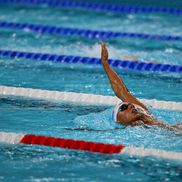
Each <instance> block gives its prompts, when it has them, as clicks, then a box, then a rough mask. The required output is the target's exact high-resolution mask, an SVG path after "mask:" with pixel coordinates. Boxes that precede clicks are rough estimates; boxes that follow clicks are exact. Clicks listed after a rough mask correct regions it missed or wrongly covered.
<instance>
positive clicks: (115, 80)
mask: <svg viewBox="0 0 182 182" xmlns="http://www.w3.org/2000/svg"><path fill="white" fill-rule="evenodd" d="M101 59H102V65H103V67H104V70H105V72H106V74H107V76H108V78H109V81H110V84H111V87H112V89H113V91H114V93H115V94H116V96H117V97H118V98H119V99H121V100H122V101H123V102H130V103H133V104H137V105H139V106H141V107H142V108H144V109H146V110H147V108H146V106H145V105H144V104H142V103H141V102H140V101H139V100H138V99H137V98H135V97H134V96H133V95H132V94H131V93H130V92H129V90H128V89H127V87H126V86H125V84H124V82H123V80H122V79H121V78H120V77H119V76H118V75H117V73H116V72H115V71H114V70H113V69H112V68H111V67H110V65H109V63H108V51H107V48H106V44H105V43H102V52H101Z"/></svg>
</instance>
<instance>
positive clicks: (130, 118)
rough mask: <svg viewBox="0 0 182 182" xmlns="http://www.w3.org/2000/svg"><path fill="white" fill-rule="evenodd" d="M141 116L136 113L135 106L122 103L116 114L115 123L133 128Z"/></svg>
mask: <svg viewBox="0 0 182 182" xmlns="http://www.w3.org/2000/svg"><path fill="white" fill-rule="evenodd" d="M140 116H141V114H140V113H139V112H138V111H137V109H136V108H135V106H134V105H133V104H131V103H128V102H124V103H123V104H122V105H121V106H120V108H119V110H118V114H117V121H118V123H120V124H123V125H126V126H127V125H130V126H135V125H137V124H136V121H137V120H138V119H139V118H140Z"/></svg>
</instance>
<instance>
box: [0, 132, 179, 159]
mask: <svg viewBox="0 0 182 182" xmlns="http://www.w3.org/2000/svg"><path fill="white" fill-rule="evenodd" d="M0 142H1V143H10V144H19V143H20V144H30V145H43V146H49V147H59V148H65V149H74V150H83V151H89V152H97V153H102V154H126V155H132V156H133V155H134V156H139V157H146V156H152V157H158V158H164V159H170V160H178V161H182V153H180V152H172V151H164V150H157V149H145V148H144V147H134V146H124V145H122V144H120V145H113V144H104V143H98V142H90V141H83V140H73V139H65V138H56V137H49V136H38V135H31V134H18V133H7V132H0Z"/></svg>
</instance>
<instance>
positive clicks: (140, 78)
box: [0, 1, 182, 181]
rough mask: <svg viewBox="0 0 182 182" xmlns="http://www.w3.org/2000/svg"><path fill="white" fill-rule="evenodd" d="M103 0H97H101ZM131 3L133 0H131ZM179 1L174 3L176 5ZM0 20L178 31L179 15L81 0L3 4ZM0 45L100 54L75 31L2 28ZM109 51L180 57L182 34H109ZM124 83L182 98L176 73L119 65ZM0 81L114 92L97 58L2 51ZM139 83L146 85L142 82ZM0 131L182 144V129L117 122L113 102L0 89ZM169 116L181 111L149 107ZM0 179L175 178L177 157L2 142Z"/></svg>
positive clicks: (162, 59)
mask: <svg viewBox="0 0 182 182" xmlns="http://www.w3.org/2000/svg"><path fill="white" fill-rule="evenodd" d="M100 2H103V1H100ZM130 3H133V2H132V1H131V2H130ZM179 7H180V6H179ZM0 9H1V11H0V21H8V22H19V23H32V24H41V25H52V26H61V27H69V28H82V29H84V28H85V29H91V30H104V31H120V32H122V31H124V32H136V33H148V34H153V33H154V32H155V34H161V35H178V36H182V35H181V34H180V30H181V22H180V20H181V16H173V15H168V14H160V13H159V14H156V13H155V14H154V13H152V14H145V13H141V14H116V13H111V12H108V13H106V12H98V11H92V10H86V9H81V8H79V9H78V8H73V7H72V8H60V7H57V8H55V7H48V6H37V5H33V6H29V5H11V4H9V5H1V6H0ZM0 37H1V39H0V49H1V50H17V51H27V52H37V53H50V54H64V55H74V56H88V57H96V58H99V57H100V42H101V40H98V39H89V38H87V37H82V36H79V35H70V36H69V35H67V36H65V35H62V36H61V35H50V34H41V33H37V32H32V31H29V30H24V31H22V30H16V29H11V28H1V29H0ZM107 42H108V49H109V53H110V54H109V55H110V57H111V58H113V59H122V56H134V57H137V59H138V60H142V61H145V62H150V61H153V62H157V63H162V64H171V65H173V64H175V65H181V57H182V51H181V50H182V41H160V40H148V39H141V38H129V37H124V38H121V37H120V38H111V39H108V40H107ZM116 71H117V72H118V73H119V75H120V76H122V78H123V80H124V81H125V83H126V85H127V86H128V88H129V90H131V91H132V93H133V94H134V95H135V96H137V97H138V98H145V99H157V100H163V101H175V102H182V97H181V93H182V86H181V82H182V77H181V74H180V73H169V72H155V73H154V72H147V71H146V72H144V71H143V72H141V71H137V70H127V69H119V68H117V69H116ZM0 85H5V86H14V87H25V88H35V89H44V90H57V91H64V92H77V93H89V94H100V95H110V96H113V95H114V94H113V92H112V90H111V88H110V85H109V82H108V80H107V78H106V75H105V73H104V71H103V69H102V67H101V66H100V65H85V64H67V63H55V62H49V61H34V60H31V59H29V60H27V59H24V58H15V59H14V58H9V57H3V56H1V57H0ZM143 85H147V86H145V87H143ZM0 110H1V111H0V118H1V122H0V130H1V132H15V133H24V134H26V133H31V134H35V135H45V136H54V137H63V138H72V139H78V140H85V141H93V142H103V143H111V144H120V143H122V144H124V145H126V146H130V145H134V146H136V147H141V146H144V147H146V148H155V149H161V150H165V151H174V152H182V138H181V133H174V132H172V131H168V130H164V129H160V128H156V127H152V128H149V129H146V128H143V127H135V128H131V127H128V128H126V129H125V130H115V127H117V125H116V124H114V123H113V121H112V119H111V111H112V107H111V106H99V105H98V106H93V105H91V104H90V105H83V104H79V103H74V104H73V103H63V102H51V101H46V100H34V99H30V98H22V97H10V96H3V95H1V96H0ZM151 110H152V112H153V114H154V115H155V116H156V117H157V118H158V119H159V120H162V121H167V122H168V123H170V124H173V123H177V122H181V120H182V112H181V111H172V110H164V109H154V108H151ZM0 148H1V150H0V159H1V161H2V162H1V164H0V180H1V181H12V180H15V181H86V180H88V181H180V180H181V178H182V176H181V162H180V161H172V160H165V159H160V158H154V157H150V156H148V157H143V158H142V157H135V156H127V155H123V156H122V155H117V154H113V155H103V154H97V153H89V152H84V151H75V150H68V149H59V148H51V147H43V146H29V145H9V144H4V143H1V144H0Z"/></svg>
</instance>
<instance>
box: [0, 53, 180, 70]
mask: <svg viewBox="0 0 182 182" xmlns="http://www.w3.org/2000/svg"><path fill="white" fill-rule="evenodd" d="M0 56H5V57H10V58H24V59H33V60H37V61H52V62H61V63H74V64H76V63H82V64H93V65H94V64H101V59H99V58H92V57H90V58H89V57H81V56H66V55H57V54H43V53H30V52H21V51H11V50H0ZM109 64H110V65H111V66H113V67H117V68H126V69H131V70H139V71H152V72H173V73H182V66H180V65H169V64H159V63H145V62H138V61H132V62H131V61H128V60H114V59H109Z"/></svg>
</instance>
